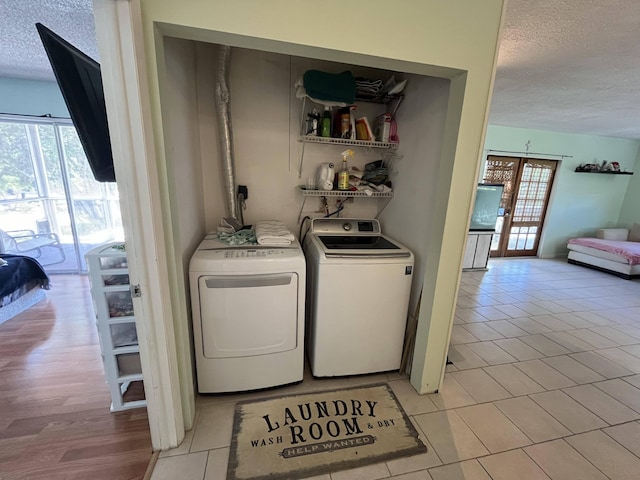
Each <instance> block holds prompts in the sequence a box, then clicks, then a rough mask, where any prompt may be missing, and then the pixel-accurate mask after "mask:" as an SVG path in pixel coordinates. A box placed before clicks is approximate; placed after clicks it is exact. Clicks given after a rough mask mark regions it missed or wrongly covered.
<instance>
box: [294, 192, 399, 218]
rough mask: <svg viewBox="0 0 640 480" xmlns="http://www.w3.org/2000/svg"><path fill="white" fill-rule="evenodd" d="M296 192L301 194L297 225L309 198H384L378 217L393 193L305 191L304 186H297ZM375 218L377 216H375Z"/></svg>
mask: <svg viewBox="0 0 640 480" xmlns="http://www.w3.org/2000/svg"><path fill="white" fill-rule="evenodd" d="M298 190H299V191H300V193H302V205H300V211H299V212H298V223H300V219H301V218H302V212H303V211H304V205H305V203H306V202H307V199H308V198H309V197H316V198H320V197H334V198H335V197H342V198H386V199H387V200H386V201H384V206H383V207H382V208H380V209H378V215H380V213H381V212H382V210H384V209H385V207H386V206H387V204H388V203H389V202H390V201H391V198H392V197H393V192H384V193H383V192H369V193H366V192H363V191H351V190H307V187H306V186H304V185H298ZM376 217H377V215H376Z"/></svg>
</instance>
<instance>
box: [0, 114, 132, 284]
mask: <svg viewBox="0 0 640 480" xmlns="http://www.w3.org/2000/svg"><path fill="white" fill-rule="evenodd" d="M123 238H124V234H123V230H122V220H121V218H120V206H119V202H118V190H117V186H116V184H115V183H100V182H96V181H95V180H94V178H93V174H92V172H91V168H90V167H89V163H88V161H87V158H86V156H85V153H84V150H83V149H82V145H81V143H80V140H79V138H78V135H77V133H76V129H75V128H74V126H73V124H72V123H71V121H68V120H67V121H65V120H58V119H56V120H53V119H48V118H42V119H37V120H36V119H33V118H23V117H19V118H18V117H16V118H13V117H10V118H5V117H0V253H12V254H20V255H28V256H31V257H34V258H36V259H37V260H38V261H39V262H40V263H41V264H42V265H43V266H44V268H45V270H46V271H47V273H72V272H73V273H80V272H86V271H87V266H86V263H85V260H84V254H85V253H86V252H87V251H88V250H90V249H92V248H94V247H96V246H98V245H101V244H104V243H107V242H110V241H122V240H123Z"/></svg>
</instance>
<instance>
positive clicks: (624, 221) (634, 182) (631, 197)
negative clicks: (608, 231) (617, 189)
mask: <svg viewBox="0 0 640 480" xmlns="http://www.w3.org/2000/svg"><path fill="white" fill-rule="evenodd" d="M633 172H634V175H633V176H632V177H631V178H630V179H629V186H628V187H627V194H626V195H625V196H624V202H622V208H621V209H620V218H619V219H618V224H619V225H618V226H620V227H631V226H632V225H633V224H634V223H640V151H639V152H638V158H637V160H636V164H635V166H634V167H633Z"/></svg>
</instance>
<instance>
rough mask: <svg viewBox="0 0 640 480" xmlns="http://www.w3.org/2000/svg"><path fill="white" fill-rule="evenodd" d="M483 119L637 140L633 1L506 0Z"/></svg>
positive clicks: (638, 84) (639, 18) (637, 8)
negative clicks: (489, 99)
mask: <svg viewBox="0 0 640 480" xmlns="http://www.w3.org/2000/svg"><path fill="white" fill-rule="evenodd" d="M489 123H491V124H497V125H505V126H511V127H522V128H532V129H538V130H551V131H557V132H566V133H584V134H592V135H604V136H610V137H622V138H633V139H640V1H638V0H606V1H603V0H536V1H531V0H508V2H507V13H506V16H505V25H504V31H503V36H502V42H501V44H500V53H499V57H498V71H497V74H496V82H495V88H494V95H493V100H492V104H491V110H490V115H489Z"/></svg>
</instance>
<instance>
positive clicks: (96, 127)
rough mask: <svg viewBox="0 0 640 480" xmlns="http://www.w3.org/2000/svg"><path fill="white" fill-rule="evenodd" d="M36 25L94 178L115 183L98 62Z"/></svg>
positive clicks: (39, 24)
mask: <svg viewBox="0 0 640 480" xmlns="http://www.w3.org/2000/svg"><path fill="white" fill-rule="evenodd" d="M36 28H37V29H38V34H39V35H40V39H41V40H42V44H43V45H44V49H45V50H46V52H47V56H48V57H49V62H50V63H51V67H52V68H53V73H54V74H55V77H56V80H57V82H58V86H59V87H60V90H61V91H62V96H63V97H64V101H65V103H66V104H67V109H68V110H69V114H70V115H71V120H72V121H73V124H74V125H75V127H76V130H77V131H78V137H80V143H81V144H82V148H83V149H84V153H85V154H86V155H87V160H88V161H89V165H90V167H91V171H92V172H93V176H94V178H95V179H96V180H97V181H98V182H115V181H116V175H115V172H114V169H113V156H112V153H111V140H110V138H109V124H108V123H107V108H106V105H105V102H104V91H103V89H102V75H101V74H100V64H99V63H98V62H96V61H95V60H93V59H92V58H91V57H89V56H88V55H86V54H84V53H82V52H81V51H80V50H78V49H77V48H76V47H74V46H73V45H71V44H70V43H69V42H67V41H66V40H64V39H63V38H61V37H59V36H58V35H56V34H55V33H53V32H52V31H51V30H49V29H48V28H47V27H45V26H44V25H42V24H41V23H36Z"/></svg>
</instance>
